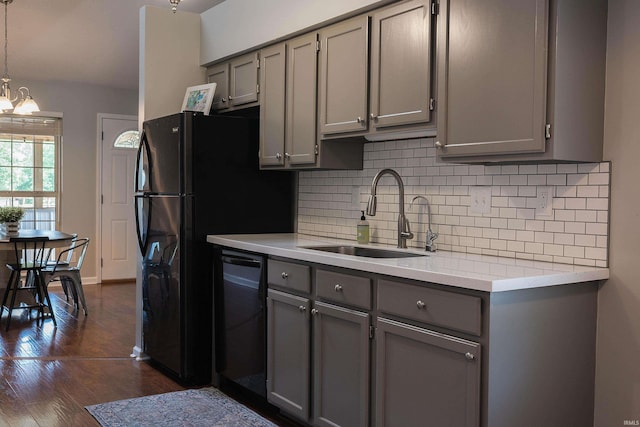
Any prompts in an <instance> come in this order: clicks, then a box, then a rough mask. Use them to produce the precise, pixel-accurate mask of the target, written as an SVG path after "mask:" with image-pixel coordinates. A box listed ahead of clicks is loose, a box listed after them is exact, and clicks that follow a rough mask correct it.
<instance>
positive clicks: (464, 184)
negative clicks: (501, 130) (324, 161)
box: [298, 139, 610, 266]
mask: <svg viewBox="0 0 640 427" xmlns="http://www.w3.org/2000/svg"><path fill="white" fill-rule="evenodd" d="M433 143H434V141H433V139H414V140H407V141H402V140H400V141H386V142H379V143H368V144H365V147H364V159H365V160H364V168H363V170H362V171H301V172H299V186H298V231H299V232H300V233H305V234H311V235H318V236H327V237H336V238H341V239H350V240H355V230H356V222H357V221H358V220H359V218H360V210H364V209H365V208H366V202H367V197H368V195H369V190H370V185H371V181H372V179H373V176H374V175H375V174H376V173H377V172H378V171H379V170H380V169H383V168H393V169H395V170H396V171H397V172H398V173H399V174H400V175H401V176H402V178H403V181H404V184H405V200H404V203H405V211H406V214H407V217H408V218H409V221H410V222H411V226H412V230H413V231H414V234H415V235H416V237H415V238H414V239H413V240H410V241H408V244H409V246H412V247H417V248H421V247H424V232H425V230H426V227H427V215H426V207H425V206H424V202H416V204H414V206H413V207H412V208H411V209H409V202H410V201H411V199H412V198H413V197H414V196H416V195H422V196H424V197H426V198H427V199H428V200H429V204H430V206H431V212H432V218H431V221H432V224H431V228H432V230H433V231H435V232H438V233H440V237H439V238H438V239H437V240H436V242H435V243H436V245H437V247H438V249H439V250H447V251H459V252H467V253H476V254H490V255H498V256H503V257H511V258H517V259H531V260H542V261H553V262H560V263H567V264H578V265H593V266H607V262H608V259H607V256H608V254H607V244H608V219H609V215H608V214H609V185H610V166H609V163H607V162H603V163H588V164H537V165H535V164H529V165H458V164H447V163H440V162H438V161H436V159H435V156H436V150H435V148H434V146H433ZM472 186H490V187H491V194H492V197H491V209H490V213H486V214H479V213H472V212H470V206H471V197H470V194H469V188H470V187H472ZM539 186H551V187H553V191H554V193H553V194H554V198H553V204H552V208H553V216H552V217H549V218H548V217H537V216H536V207H537V203H538V200H537V195H538V187H539ZM397 216H398V189H397V186H396V184H395V182H394V180H393V179H392V178H390V177H386V176H385V177H383V178H382V179H381V180H380V185H379V187H378V213H377V215H376V216H374V217H368V218H367V219H368V221H369V223H370V227H371V240H372V241H373V242H378V243H385V244H389V245H395V244H396V240H397V235H396V233H397V230H396V227H397Z"/></svg>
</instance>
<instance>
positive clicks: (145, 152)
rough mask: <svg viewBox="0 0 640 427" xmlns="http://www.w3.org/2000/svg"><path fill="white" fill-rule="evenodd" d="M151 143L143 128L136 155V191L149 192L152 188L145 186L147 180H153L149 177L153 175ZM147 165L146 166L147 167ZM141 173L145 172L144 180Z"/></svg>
mask: <svg viewBox="0 0 640 427" xmlns="http://www.w3.org/2000/svg"><path fill="white" fill-rule="evenodd" d="M150 159H151V157H150V151H149V143H148V141H147V134H146V132H145V131H144V130H143V131H142V135H141V136H140V146H139V147H138V154H137V156H136V175H135V192H136V193H141V192H149V191H151V188H147V189H145V188H144V186H145V184H146V183H147V182H149V183H150V182H151V181H150V180H149V177H150V176H151V162H150ZM145 167H146V168H145ZM145 169H146V170H145ZM141 174H144V177H143V179H144V182H140V179H141V176H140V175H141Z"/></svg>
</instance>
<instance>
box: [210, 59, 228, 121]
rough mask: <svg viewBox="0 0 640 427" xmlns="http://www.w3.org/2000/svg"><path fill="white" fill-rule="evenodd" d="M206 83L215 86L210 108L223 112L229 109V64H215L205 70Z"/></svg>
mask: <svg viewBox="0 0 640 427" xmlns="http://www.w3.org/2000/svg"><path fill="white" fill-rule="evenodd" d="M207 82H208V83H215V84H216V91H215V93H214V94H213V103H212V104H211V107H212V108H213V110H214V111H216V112H219V111H225V110H227V109H228V108H229V63H228V62H225V63H222V64H217V65H214V66H212V67H209V68H208V69H207Z"/></svg>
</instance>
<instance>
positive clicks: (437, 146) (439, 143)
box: [433, 141, 444, 150]
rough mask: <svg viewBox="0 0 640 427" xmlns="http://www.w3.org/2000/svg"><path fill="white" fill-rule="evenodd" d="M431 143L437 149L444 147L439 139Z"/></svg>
mask: <svg viewBox="0 0 640 427" xmlns="http://www.w3.org/2000/svg"><path fill="white" fill-rule="evenodd" d="M433 145H435V147H436V149H438V150H442V149H443V148H444V144H442V142H440V141H436V143H435V144H433Z"/></svg>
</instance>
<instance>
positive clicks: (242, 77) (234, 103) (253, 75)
mask: <svg viewBox="0 0 640 427" xmlns="http://www.w3.org/2000/svg"><path fill="white" fill-rule="evenodd" d="M258 64H259V55H258V52H252V53H248V54H246V55H242V56H239V57H237V58H233V59H232V60H231V61H229V67H230V68H229V73H230V76H229V104H230V105H231V107H238V106H240V105H242V106H244V107H248V106H250V105H256V104H257V102H258Z"/></svg>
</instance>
